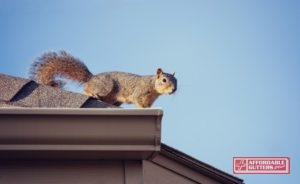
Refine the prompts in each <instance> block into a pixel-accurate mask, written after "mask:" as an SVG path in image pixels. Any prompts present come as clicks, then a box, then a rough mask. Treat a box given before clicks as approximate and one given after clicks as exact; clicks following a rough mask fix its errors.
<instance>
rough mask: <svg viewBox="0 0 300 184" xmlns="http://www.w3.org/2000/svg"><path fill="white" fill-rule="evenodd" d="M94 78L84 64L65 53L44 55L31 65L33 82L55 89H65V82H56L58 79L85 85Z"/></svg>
mask: <svg viewBox="0 0 300 184" xmlns="http://www.w3.org/2000/svg"><path fill="white" fill-rule="evenodd" d="M92 76H93V74H92V73H91V72H90V71H89V70H88V68H87V67H86V65H85V64H84V63H83V62H81V61H80V60H79V59H77V58H74V57H73V56H71V55H70V54H68V53H66V52H65V51H60V52H58V53H57V52H47V53H45V54H43V55H42V56H41V57H39V58H38V59H37V60H36V61H35V62H34V63H33V64H32V65H31V70H30V78H31V79H32V80H35V81H36V82H38V83H41V84H45V85H49V86H53V87H63V85H64V82H62V81H60V80H56V79H55V78H56V77H64V78H66V79H70V80H73V81H77V82H79V83H85V82H87V81H88V80H89V79H90V78H91V77H92Z"/></svg>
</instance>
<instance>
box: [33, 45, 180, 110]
mask: <svg viewBox="0 0 300 184" xmlns="http://www.w3.org/2000/svg"><path fill="white" fill-rule="evenodd" d="M55 77H63V78H66V79H70V80H73V81H77V82H79V83H80V84H83V86H84V94H85V95H87V96H91V97H94V98H96V99H99V100H101V101H103V102H106V103H108V104H112V105H115V106H120V105H122V104H123V103H129V104H130V103H134V104H135V105H136V106H137V107H140V108H149V107H151V105H152V104H153V103H154V101H155V100H156V99H157V98H158V97H159V96H160V95H162V94H173V93H174V92H175V91H176V90H177V79H176V78H175V73H173V74H169V73H165V72H163V70H162V69H161V68H158V69H157V71H156V74H155V75H149V76H140V75H136V74H132V73H126V72H103V73H99V74H97V75H93V74H92V73H91V72H90V71H89V69H88V68H87V66H86V65H85V64H84V63H83V62H82V61H81V60H79V59H77V58H75V57H73V56H72V55H70V54H68V53H67V52H65V51H60V52H47V53H44V54H43V55H42V56H41V57H39V58H37V60H36V61H34V62H33V64H32V65H31V70H30V78H31V79H32V80H35V81H36V82H38V83H41V84H44V85H49V86H53V87H61V88H62V87H63V86H64V84H65V83H64V82H63V81H60V80H57V79H55Z"/></svg>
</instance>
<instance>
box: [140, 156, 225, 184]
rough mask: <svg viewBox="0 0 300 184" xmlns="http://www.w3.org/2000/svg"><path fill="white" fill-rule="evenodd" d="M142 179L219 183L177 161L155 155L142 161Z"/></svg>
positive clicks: (173, 183) (155, 183)
mask: <svg viewBox="0 0 300 184" xmlns="http://www.w3.org/2000/svg"><path fill="white" fill-rule="evenodd" d="M143 169H144V181H145V183H146V184H152V183H153V184H160V183H161V184H165V183H166V184H168V183H170V184H177V183H178V184H179V183H180V184H195V183H201V184H220V182H218V181H216V180H214V179H212V178H210V177H207V176H205V175H203V174H201V173H199V172H198V171H195V170H193V169H191V168H189V167H187V166H185V165H183V164H180V163H178V162H177V161H175V160H173V159H170V158H168V157H165V156H163V155H157V156H156V157H155V158H154V159H153V160H152V161H146V160H144V161H143Z"/></svg>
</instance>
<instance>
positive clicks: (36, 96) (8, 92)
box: [0, 74, 115, 108]
mask: <svg viewBox="0 0 300 184" xmlns="http://www.w3.org/2000/svg"><path fill="white" fill-rule="evenodd" d="M0 89H1V93H0V107H53V108H57V107H66V108H107V107H115V106H112V105H109V104H106V103H104V102H102V101H99V100H96V99H95V98H91V97H88V96H85V95H81V94H78V93H73V92H69V91H65V90H62V89H60V88H55V87H50V86H45V85H40V84H37V83H36V82H34V81H31V80H28V79H23V78H19V77H13V76H9V75H4V74H0Z"/></svg>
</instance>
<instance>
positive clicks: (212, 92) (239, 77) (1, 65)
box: [0, 0, 300, 184]
mask: <svg viewBox="0 0 300 184" xmlns="http://www.w3.org/2000/svg"><path fill="white" fill-rule="evenodd" d="M0 24H1V29H0V72H1V73H5V74H9V75H13V76H19V77H24V78H27V77H28V75H27V72H28V70H29V66H30V64H31V62H32V61H33V60H34V59H35V58H36V57H38V56H39V55H41V54H42V53H43V52H44V51H49V50H54V51H57V50H61V49H64V50H66V51H67V52H69V53H71V54H73V55H74V56H76V57H78V58H80V59H81V60H83V61H84V62H85V63H86V65H87V66H88V67H89V68H90V70H91V71H92V72H93V73H95V74H96V73H99V72H104V71H112V70H113V71H116V70H117V71H126V72H132V73H137V74H142V75H148V74H154V73H155V71H156V69H157V68H158V67H161V68H163V69H164V70H165V71H166V72H170V73H173V72H176V76H177V78H178V91H177V93H176V94H175V95H172V96H161V97H160V98H159V99H158V100H157V102H156V103H155V104H154V106H155V107H162V108H163V110H164V117H163V130H162V134H163V135H162V136H163V137H162V141H163V142H164V143H166V144H168V145H170V146H172V147H174V148H176V149H179V150H181V151H183V152H185V153H187V154H189V155H191V156H193V157H195V158H197V159H199V160H201V161H204V162H206V163H208V164H211V165H213V166H215V167H217V168H219V169H221V170H224V171H226V172H228V173H231V174H233V173H232V157H234V156H288V157H290V158H291V174H289V175H275V174H273V175H266V174H260V175H255V174H254V175H236V176H238V177H240V178H243V179H244V180H245V182H246V183H255V184H264V183H272V184H279V183H295V182H296V181H298V180H299V177H298V174H299V173H300V166H299V164H300V151H299V148H300V143H299V142H300V141H299V140H300V135H299V130H300V125H299V124H300V1H296V0H288V1H287V0H245V1H240V0H227V1H224V0H106V1H104V0H44V1H37V0H0ZM0 90H1V89H0ZM70 90H75V91H78V92H81V88H80V87H79V86H77V85H75V86H73V87H72V86H71V88H70ZM124 107H125V108H132V107H134V106H124Z"/></svg>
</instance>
